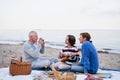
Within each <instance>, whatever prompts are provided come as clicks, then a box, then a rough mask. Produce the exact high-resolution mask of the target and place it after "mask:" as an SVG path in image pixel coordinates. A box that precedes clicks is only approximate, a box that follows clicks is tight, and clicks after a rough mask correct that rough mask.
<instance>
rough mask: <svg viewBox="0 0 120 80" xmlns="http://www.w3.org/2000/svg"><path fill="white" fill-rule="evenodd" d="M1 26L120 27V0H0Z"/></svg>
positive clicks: (25, 27) (9, 27)
mask: <svg viewBox="0 0 120 80" xmlns="http://www.w3.org/2000/svg"><path fill="white" fill-rule="evenodd" d="M0 29H120V0H0Z"/></svg>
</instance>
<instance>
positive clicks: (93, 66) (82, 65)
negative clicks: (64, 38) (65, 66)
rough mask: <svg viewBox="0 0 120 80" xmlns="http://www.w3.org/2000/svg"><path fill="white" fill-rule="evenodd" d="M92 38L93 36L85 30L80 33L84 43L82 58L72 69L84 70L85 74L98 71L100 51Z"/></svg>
mask: <svg viewBox="0 0 120 80" xmlns="http://www.w3.org/2000/svg"><path fill="white" fill-rule="evenodd" d="M90 39H91V36H90V34H89V33H87V32H85V33H81V34H80V38H79V41H80V43H82V47H81V53H82V59H81V61H80V62H79V63H77V64H74V65H72V67H71V71H73V72H83V73H85V74H87V73H90V74H95V73H97V70H98V67H99V61H98V53H97V51H96V49H95V47H94V45H93V44H92V41H90Z"/></svg>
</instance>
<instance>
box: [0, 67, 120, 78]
mask: <svg viewBox="0 0 120 80" xmlns="http://www.w3.org/2000/svg"><path fill="white" fill-rule="evenodd" d="M41 73H43V71H37V70H32V72H31V74H30V75H19V76H12V75H10V74H9V68H0V80H33V79H34V78H35V77H37V76H38V75H40V74H41ZM98 73H111V74H112V78H104V80H120V72H118V71H105V70H100V69H99V71H98ZM85 78H86V76H85V75H84V74H78V75H77V79H76V80H84V79H85Z"/></svg>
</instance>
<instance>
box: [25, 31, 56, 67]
mask: <svg viewBox="0 0 120 80" xmlns="http://www.w3.org/2000/svg"><path fill="white" fill-rule="evenodd" d="M37 40H38V34H37V33H36V32H35V31H31V32H30V33H29V40H28V41H26V42H25V43H24V58H25V61H26V62H31V63H32V68H33V69H43V68H45V67H46V66H50V65H51V64H52V63H53V62H57V61H58V60H57V59H54V58H45V57H40V54H43V53H44V46H45V42H44V40H43V39H41V38H40V39H39V40H38V41H37Z"/></svg>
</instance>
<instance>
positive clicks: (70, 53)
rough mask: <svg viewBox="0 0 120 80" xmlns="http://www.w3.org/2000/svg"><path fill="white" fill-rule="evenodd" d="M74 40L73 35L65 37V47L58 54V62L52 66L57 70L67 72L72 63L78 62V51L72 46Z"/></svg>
mask: <svg viewBox="0 0 120 80" xmlns="http://www.w3.org/2000/svg"><path fill="white" fill-rule="evenodd" d="M75 42H76V39H75V37H74V36H73V35H67V37H66V39H65V44H67V46H65V47H64V48H63V49H62V51H61V52H60V54H59V58H60V62H57V63H55V64H54V67H55V68H56V69H58V70H68V69H70V68H71V65H72V64H73V63H76V62H78V61H79V59H80V57H79V53H78V51H79V49H78V48H77V47H76V46H74V45H75Z"/></svg>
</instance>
